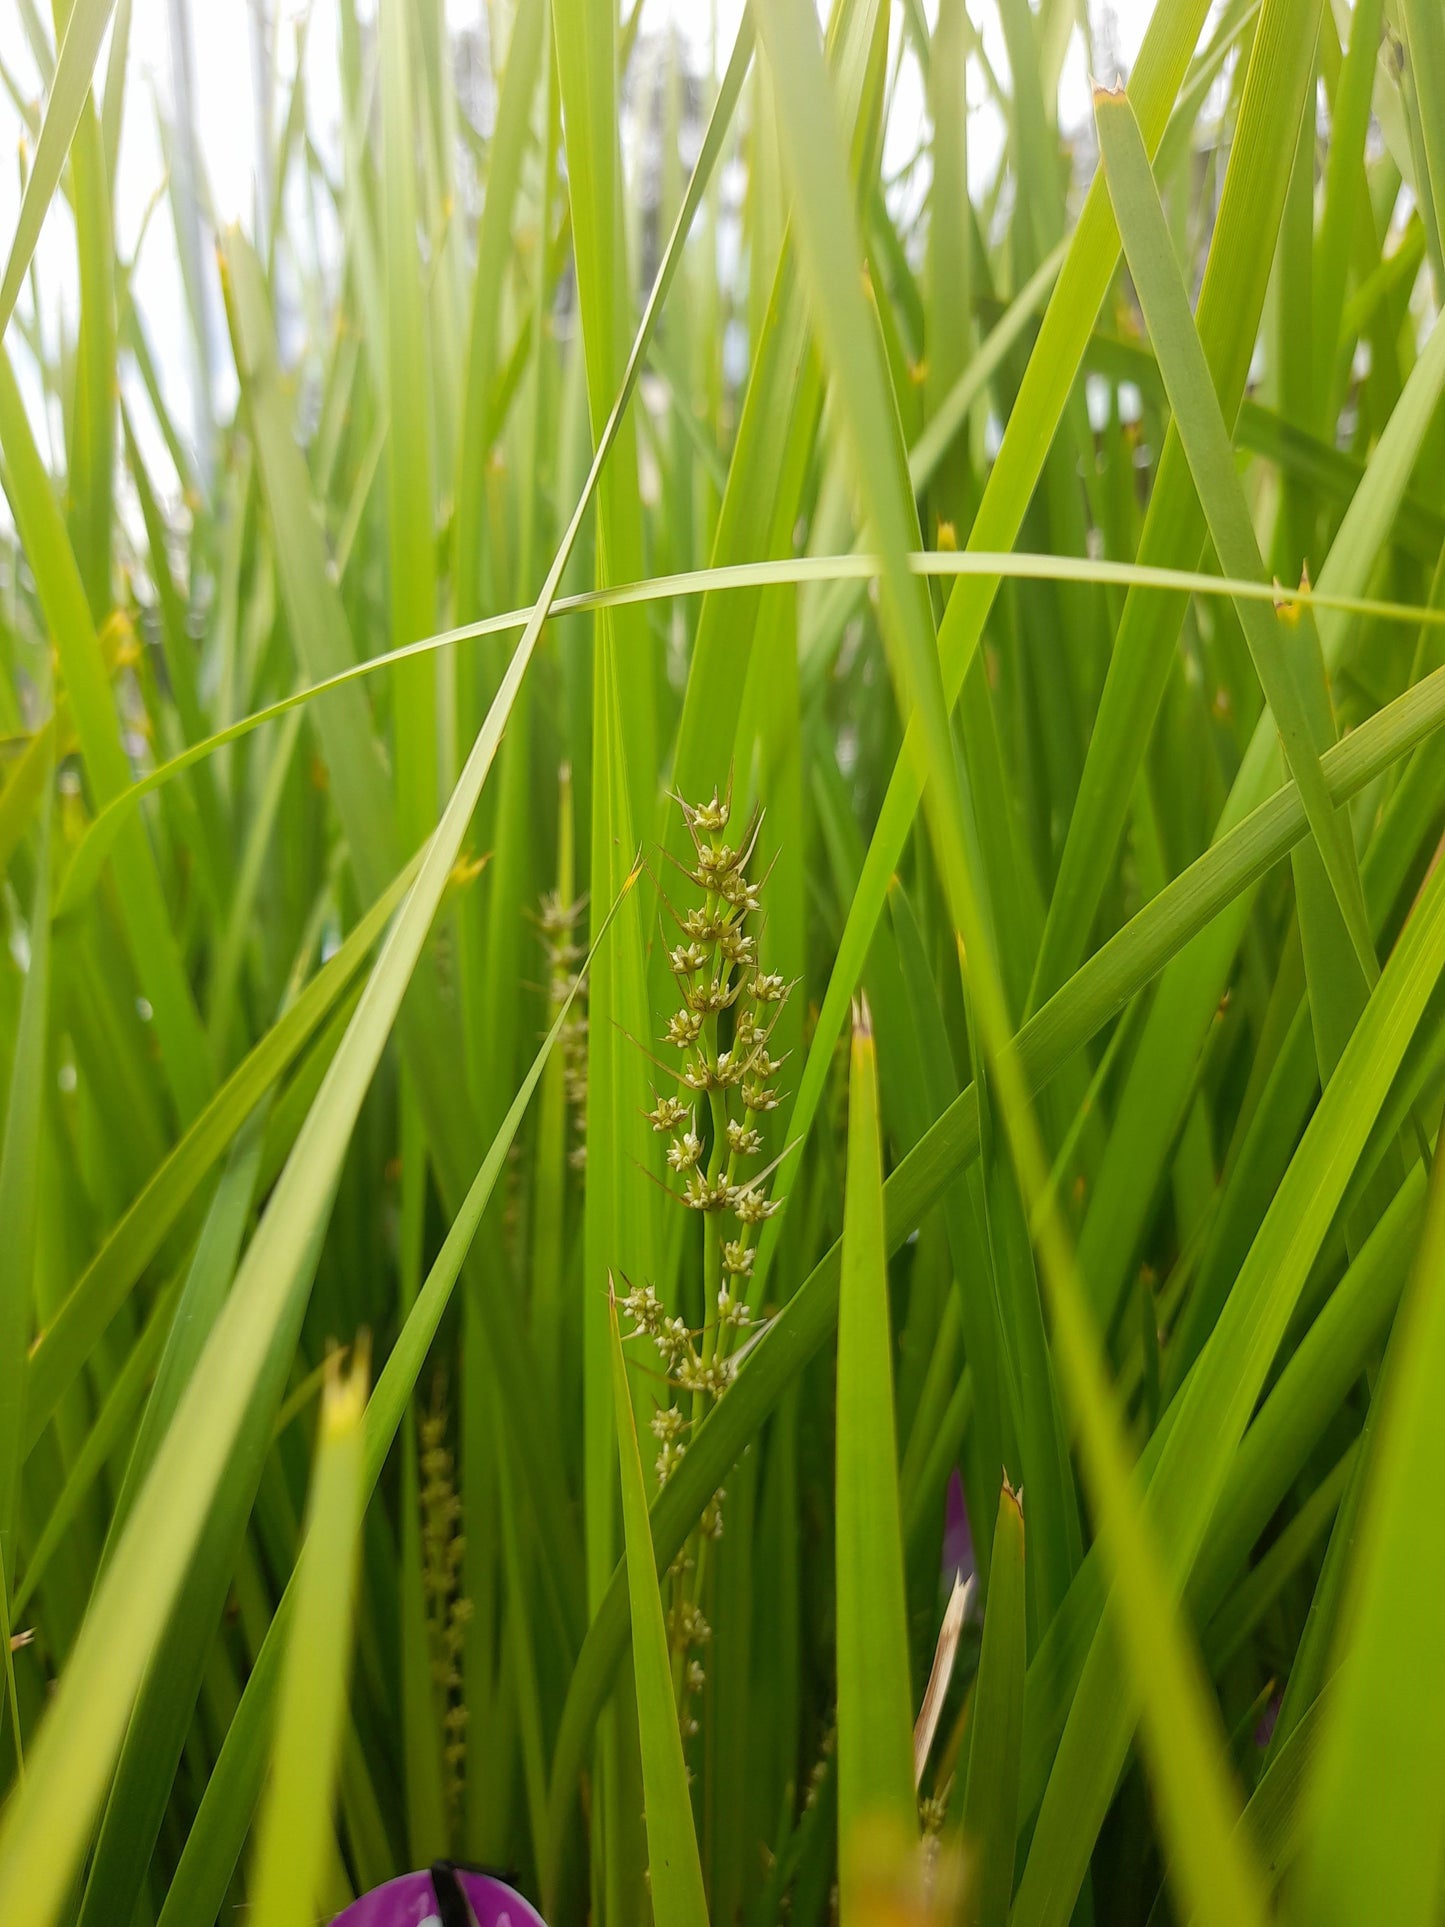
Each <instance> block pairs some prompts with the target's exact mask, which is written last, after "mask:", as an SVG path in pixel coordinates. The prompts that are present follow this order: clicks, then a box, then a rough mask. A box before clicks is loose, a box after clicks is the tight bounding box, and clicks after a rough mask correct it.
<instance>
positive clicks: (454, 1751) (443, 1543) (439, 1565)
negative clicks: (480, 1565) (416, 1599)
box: [417, 1385, 472, 1810]
mask: <svg viewBox="0 0 1445 1927" xmlns="http://www.w3.org/2000/svg"><path fill="white" fill-rule="evenodd" d="M417 1429H418V1435H419V1444H420V1453H419V1460H418V1469H419V1471H420V1474H421V1493H420V1499H421V1517H422V1524H421V1544H422V1584H423V1589H424V1591H425V1594H426V1606H427V1619H428V1623H429V1628H430V1634H431V1670H432V1681H433V1684H434V1686H435V1688H436V1695H437V1703H438V1710H439V1712H440V1714H441V1720H442V1726H443V1730H444V1732H445V1736H446V1737H445V1743H444V1757H445V1767H446V1795H447V1803H448V1805H449V1807H451V1808H452V1809H453V1810H455V1808H456V1807H457V1806H459V1804H460V1802H461V1794H462V1775H463V1771H464V1768H465V1763H466V1750H467V1749H466V1727H467V1709H466V1704H465V1701H464V1699H463V1692H462V1673H461V1655H462V1642H463V1639H464V1637H465V1630H466V1624H467V1621H468V1620H469V1619H470V1618H471V1612H472V1607H471V1601H470V1600H469V1599H467V1598H465V1597H464V1596H463V1594H462V1591H461V1570H462V1561H463V1558H464V1557H465V1554H466V1544H467V1542H466V1540H465V1538H464V1537H463V1536H462V1534H461V1532H460V1531H459V1530H458V1526H459V1524H460V1520H461V1510H462V1508H461V1500H460V1499H459V1498H458V1496H457V1489H456V1480H455V1477H454V1466H453V1461H452V1454H451V1451H450V1449H449V1447H448V1446H447V1443H446V1432H447V1421H446V1410H445V1406H444V1404H443V1402H442V1396H441V1388H440V1385H438V1387H437V1391H436V1395H435V1397H434V1399H433V1402H432V1409H431V1411H430V1412H429V1413H427V1414H426V1416H425V1417H424V1418H422V1419H421V1421H420V1423H419V1425H418V1428H417Z"/></svg>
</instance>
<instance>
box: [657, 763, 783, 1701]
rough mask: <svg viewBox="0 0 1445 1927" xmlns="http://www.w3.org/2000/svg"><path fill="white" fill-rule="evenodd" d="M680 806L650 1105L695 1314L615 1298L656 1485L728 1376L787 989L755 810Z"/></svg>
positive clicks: (689, 1595)
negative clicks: (695, 1285) (693, 1260)
mask: <svg viewBox="0 0 1445 1927" xmlns="http://www.w3.org/2000/svg"><path fill="white" fill-rule="evenodd" d="M681 807H682V812H683V816H684V818H685V820H686V823H687V828H688V833H689V835H690V837H691V839H692V849H693V858H692V862H691V864H690V865H684V866H683V873H684V875H685V876H686V878H687V880H688V881H689V882H690V883H691V884H692V885H693V887H694V889H695V890H697V891H698V892H699V893H700V895H701V902H698V903H694V904H693V905H692V906H691V907H690V908H687V909H685V910H681V911H679V910H677V909H674V908H673V907H672V906H671V905H669V909H671V910H672V915H673V917H674V919H675V921H676V923H677V925H678V930H679V941H678V942H677V943H675V944H674V945H673V946H672V948H671V949H670V950H669V951H668V964H669V966H670V968H671V971H672V976H673V980H674V982H675V983H676V985H677V990H678V1001H679V1008H678V1009H677V1010H676V1011H674V1012H673V1013H672V1015H671V1016H670V1017H669V1018H668V1020H667V1024H666V1028H665V1031H664V1033H663V1042H664V1043H665V1044H667V1045H669V1046H671V1047H672V1049H674V1050H675V1051H677V1052H678V1054H679V1057H680V1063H679V1066H678V1069H677V1072H676V1076H677V1088H676V1090H668V1091H665V1092H663V1093H661V1094H660V1095H658V1097H657V1102H656V1105H655V1106H654V1108H653V1109H652V1111H650V1112H649V1113H648V1116H649V1119H650V1121H651V1124H652V1127H653V1129H654V1130H655V1131H657V1132H659V1133H661V1134H663V1135H665V1136H666V1138H667V1140H668V1142H667V1151H666V1157H667V1165H668V1169H669V1171H670V1172H672V1173H673V1174H674V1176H675V1177H676V1178H678V1179H679V1180H680V1190H678V1191H677V1192H676V1193H675V1195H676V1196H678V1197H680V1199H681V1201H682V1202H683V1204H685V1205H686V1206H687V1207H688V1208H689V1209H690V1210H693V1211H697V1212H700V1213H701V1214H702V1216H703V1218H704V1220H705V1226H706V1228H705V1235H704V1246H703V1251H704V1263H703V1287H704V1314H703V1316H704V1322H703V1326H702V1329H701V1331H697V1332H694V1331H692V1330H690V1329H689V1327H688V1325H687V1323H686V1321H685V1320H684V1319H682V1318H680V1317H669V1316H668V1314H667V1312H666V1310H665V1309H664V1307H663V1305H662V1303H661V1301H660V1300H659V1299H658V1297H657V1294H656V1293H655V1292H654V1291H653V1289H652V1287H651V1286H650V1285H640V1286H635V1287H634V1288H633V1289H632V1290H630V1291H629V1292H628V1295H627V1296H626V1297H625V1298H624V1299H623V1300H622V1301H621V1303H622V1309H623V1310H624V1311H625V1312H626V1313H627V1314H628V1315H629V1317H630V1318H631V1320H632V1332H631V1336H633V1337H637V1336H642V1337H646V1338H648V1339H650V1340H651V1342H652V1344H653V1345H654V1346H655V1348H656V1350H657V1352H658V1355H659V1357H660V1359H661V1361H662V1368H663V1375H664V1378H665V1379H666V1382H667V1385H668V1388H669V1390H668V1402H667V1403H666V1404H665V1405H663V1406H661V1407H659V1409H658V1410H657V1411H656V1412H655V1413H654V1414H653V1418H652V1431H653V1436H654V1437H655V1438H656V1440H657V1446H658V1451H657V1478H658V1483H659V1484H664V1485H665V1484H666V1482H667V1480H668V1479H669V1478H671V1476H672V1474H673V1473H674V1472H675V1471H676V1470H677V1467H678V1465H679V1464H680V1463H681V1461H682V1459H683V1457H684V1455H685V1453H686V1451H687V1442H686V1441H687V1434H688V1432H689V1431H690V1430H691V1427H692V1425H693V1424H694V1423H695V1422H696V1421H697V1420H698V1419H699V1418H701V1416H702V1415H703V1413H704V1412H705V1411H706V1409H707V1406H708V1402H709V1401H710V1400H715V1399H719V1398H721V1397H722V1395H723V1393H724V1392H725V1391H726V1390H727V1388H728V1386H729V1385H730V1384H731V1383H732V1380H733V1376H734V1373H735V1372H736V1369H737V1357H736V1353H735V1351H734V1345H735V1341H736V1337H737V1334H738V1332H739V1331H740V1330H741V1329H742V1328H744V1327H745V1326H746V1325H747V1324H748V1323H749V1322H750V1321H749V1314H748V1281H749V1279H750V1278H751V1276H752V1271H753V1264H754V1261H755V1257H756V1248H755V1246H754V1243H753V1238H754V1234H755V1232H756V1230H757V1227H758V1226H759V1225H760V1224H762V1223H763V1222H764V1220H765V1219H767V1218H770V1217H771V1216H772V1215H773V1213H774V1212H775V1211H776V1210H777V1208H778V1205H777V1200H776V1199H773V1198H771V1197H769V1195H768V1191H767V1181H768V1178H769V1176H770V1175H771V1171H772V1166H771V1165H762V1164H761V1159H762V1156H763V1131H762V1128H761V1120H762V1119H763V1118H764V1117H766V1115H767V1113H768V1112H769V1111H773V1110H776V1109H777V1107H778V1104H779V1101H780V1100H779V1092H778V1089H777V1087H776V1085H775V1083H774V1082H773V1079H774V1078H775V1077H776V1076H777V1073H778V1070H779V1069H780V1060H779V1059H778V1058H775V1057H774V1056H773V1054H772V1051H771V1048H770V1045H771V1040H772V1035H773V1030H774V1027H775V1025H776V1023H777V1021H778V1017H779V1014H780V1013H781V1011H782V1009H783V1006H784V1004H785V1003H786V1001H787V997H788V991H789V988H790V986H789V985H788V984H787V983H785V982H784V980H783V978H782V977H781V976H778V975H777V974H776V973H773V972H770V971H767V970H764V968H763V967H762V964H761V962H760V960H759V956H758V932H757V929H756V924H757V922H758V920H759V918H760V915H761V910H762V894H761V884H760V883H759V882H758V881H756V880H754V879H753V878H751V877H749V875H748V868H749V865H750V864H751V863H752V861H753V858H754V856H755V854H756V851H757V845H758V832H759V828H760V825H761V815H760V813H758V812H754V814H753V815H752V817H751V818H750V819H749V821H748V824H747V827H746V829H745V830H744V832H743V834H742V835H741V836H740V837H739V838H738V840H737V842H736V843H731V842H729V841H728V825H729V821H730V818H731V815H732V805H731V794H729V795H728V796H727V797H719V796H718V794H717V792H716V791H714V792H713V797H712V800H711V802H708V803H703V804H698V805H694V804H689V803H682V805H681ZM678 1394H681V1395H682V1398H683V1400H685V1401H689V1402H690V1403H689V1404H688V1406H687V1408H686V1409H685V1408H684V1405H683V1404H680V1403H674V1402H673V1401H674V1398H675V1397H676V1396H677V1395H678ZM722 1504H723V1493H722V1492H721V1490H719V1491H718V1492H716V1493H714V1495H713V1497H712V1498H711V1500H709V1502H708V1504H707V1506H706V1508H705V1510H704V1512H703V1515H702V1518H701V1520H700V1521H699V1525H698V1529H697V1534H696V1536H695V1539H694V1541H693V1544H694V1545H695V1547H696V1548H697V1552H698V1557H697V1558H696V1559H694V1558H691V1557H688V1558H685V1559H684V1560H683V1561H682V1562H680V1563H679V1564H678V1565H677V1566H676V1567H675V1568H674V1570H673V1571H672V1572H671V1573H670V1574H669V1582H668V1583H669V1593H670V1600H671V1604H670V1608H669V1612H668V1633H669V1637H670V1642H671V1645H672V1649H673V1665H674V1677H675V1685H676V1689H677V1695H678V1719H679V1723H680V1725H681V1727H682V1732H683V1737H684V1738H689V1737H691V1735H693V1734H694V1733H696V1731H697V1721H696V1719H695V1718H694V1717H693V1714H692V1711H691V1705H692V1702H693V1700H695V1698H696V1697H697V1695H698V1694H699V1693H700V1692H701V1691H702V1688H703V1684H704V1680H705V1673H704V1669H703V1665H702V1661H701V1660H700V1659H699V1658H697V1657H696V1656H695V1655H696V1653H697V1652H698V1650H699V1649H701V1648H702V1647H704V1646H705V1645H706V1643H707V1640H708V1637H709V1633H710V1629H709V1627H708V1623H707V1620H706V1618H705V1617H704V1615H703V1612H702V1608H701V1605H700V1604H699V1589H700V1583H701V1563H702V1561H701V1554H702V1549H703V1548H704V1547H705V1546H706V1544H707V1542H708V1541H709V1540H712V1539H718V1538H721V1536H722Z"/></svg>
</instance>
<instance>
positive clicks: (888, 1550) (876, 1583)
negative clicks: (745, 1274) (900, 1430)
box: [836, 1004, 917, 1909]
mask: <svg viewBox="0 0 1445 1927" xmlns="http://www.w3.org/2000/svg"><path fill="white" fill-rule="evenodd" d="M892 1350H893V1334H892V1329H891V1325H890V1322H889V1315H888V1267H887V1259H886V1253H885V1245H884V1230H883V1169H882V1147H881V1144H880V1142H879V1135H878V1057H877V1050H876V1047H875V1045H874V1042H873V1029H872V1024H871V1022H870V1020H869V1016H868V1010H867V1006H866V1004H865V1005H863V1006H861V1007H860V1008H859V1010H858V1011H857V1013H856V1014H855V1016H854V1019H853V1048H852V1055H851V1064H850V1072H849V1080H848V1178H847V1190H846V1193H845V1197H844V1218H843V1258H842V1275H841V1279H840V1282H839V1291H838V1446H837V1468H836V1505H837V1518H838V1524H837V1567H838V1577H837V1585H838V1607H837V1611H838V1836H839V1856H840V1859H841V1862H842V1866H843V1869H844V1882H845V1885H844V1894H843V1905H844V1908H845V1909H848V1908H849V1907H850V1906H851V1904H852V1903H851V1901H850V1898H849V1894H848V1888H847V1884H846V1883H847V1880H848V1877H849V1875H848V1867H849V1859H850V1854H851V1853H854V1852H856V1850H857V1842H858V1841H859V1839H860V1838H861V1836H862V1834H863V1833H866V1830H867V1828H868V1827H869V1825H870V1824H872V1823H876V1822H879V1821H883V1822H885V1823H886V1824H887V1825H888V1826H889V1827H891V1828H893V1829H894V1830H895V1831H898V1832H900V1833H901V1834H902V1835H903V1837H905V1838H909V1837H912V1836H913V1835H914V1834H915V1833H916V1831H917V1814H916V1806H915V1800H914V1791H913V1696H912V1689H911V1687H910V1685H909V1680H908V1631H907V1615H906V1608H905V1604H904V1587H903V1529H902V1524H901V1520H900V1516H899V1507H898V1461H897V1450H896V1446H895V1443H894V1440H895V1432H894V1416H893V1370H892Z"/></svg>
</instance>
